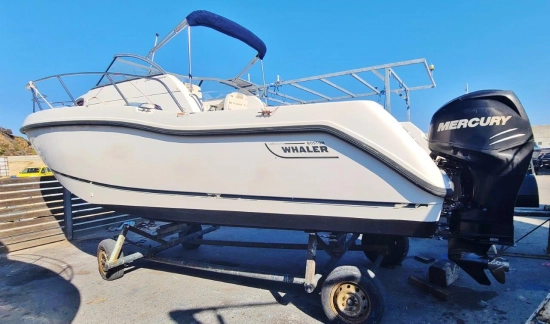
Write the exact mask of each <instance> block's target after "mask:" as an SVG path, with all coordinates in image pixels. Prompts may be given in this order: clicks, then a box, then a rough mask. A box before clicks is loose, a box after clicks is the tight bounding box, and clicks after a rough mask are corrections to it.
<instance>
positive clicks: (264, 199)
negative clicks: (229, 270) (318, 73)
mask: <svg viewBox="0 0 550 324" xmlns="http://www.w3.org/2000/svg"><path fill="white" fill-rule="evenodd" d="M192 26H206V27H210V28H213V29H216V30H218V31H221V32H223V33H225V34H227V35H229V36H232V37H234V38H237V39H240V40H242V41H244V42H245V43H247V44H248V45H250V46H251V47H252V48H254V49H255V50H256V51H257V55H256V57H254V59H253V60H252V61H251V62H250V64H249V65H248V66H247V67H246V68H245V69H244V70H243V71H242V72H241V73H240V74H239V75H238V76H237V77H236V78H234V79H230V80H224V79H216V78H198V77H195V76H192V74H191V64H190V71H189V75H188V76H186V77H182V76H181V75H178V74H174V73H169V72H166V71H165V70H164V69H163V68H162V67H160V66H159V65H157V64H156V63H155V62H153V61H152V60H151V58H152V56H153V55H154V54H155V53H156V52H157V50H158V49H160V48H161V47H162V46H164V45H165V44H166V43H167V42H168V41H169V40H170V39H171V38H172V37H174V36H176V35H177V34H178V33H179V32H181V31H182V30H184V29H185V28H187V29H188V30H190V29H191V27H192ZM189 35H190V34H189ZM190 45H191V43H189V48H191V47H190ZM190 53H191V51H189V61H190V62H191V56H190V55H191V54H190ZM265 53H266V47H265V45H264V43H263V42H262V41H261V40H260V39H259V38H258V37H256V36H255V35H254V34H252V33H251V32H250V31H248V30H247V29H245V28H244V27H242V26H240V25H238V24H236V23H234V22H231V21H229V20H227V19H225V18H223V17H220V16H217V15H214V14H212V13H209V12H204V11H198V12H193V13H192V14H190V15H189V16H188V17H187V18H186V19H185V20H184V21H183V22H182V23H180V24H179V25H178V26H177V27H176V28H175V29H174V31H173V32H171V33H170V34H168V36H166V37H165V38H164V39H162V40H161V41H160V42H159V43H158V44H156V46H155V47H154V48H153V49H152V50H151V51H150V53H149V54H148V56H147V57H141V56H138V55H131V54H121V55H117V56H115V58H114V60H113V62H112V63H111V64H110V65H109V68H108V69H107V71H105V72H100V73H97V75H98V76H99V77H100V80H99V82H98V83H97V84H96V86H94V87H93V88H92V89H90V90H89V91H88V92H86V93H84V94H82V95H80V96H73V95H72V94H71V93H70V92H69V91H68V90H67V87H66V86H65V84H64V83H63V81H62V79H64V78H66V77H67V75H57V76H53V77H49V78H44V79H40V80H36V81H34V82H31V83H29V85H28V88H29V89H30V90H31V91H32V92H33V96H34V99H35V111H34V112H33V113H32V114H30V115H29V116H28V117H27V119H26V120H25V122H24V124H23V126H22V128H21V132H23V133H25V134H26V135H27V136H28V138H29V140H30V141H31V143H32V145H33V147H34V148H35V149H36V151H37V152H38V154H39V155H40V156H41V158H42V159H43V161H44V162H45V163H46V164H47V165H48V166H50V167H51V169H52V170H53V172H54V174H55V177H56V178H57V179H58V180H59V182H60V183H61V184H62V185H63V186H64V187H66V188H67V189H68V190H70V191H71V192H72V193H74V194H76V195H77V196H79V197H81V198H82V199H84V200H86V201H88V202H91V203H94V204H97V205H101V206H106V207H107V208H109V209H113V210H118V211H122V212H127V213H131V214H133V215H137V216H143V217H146V218H151V219H157V220H165V221H174V222H186V223H197V224H217V225H223V226H246V227H258V228H277V229H289V230H303V231H308V232H322V231H329V232H345V233H361V234H363V236H369V235H392V236H405V237H431V236H433V235H434V233H435V232H436V230H437V226H438V222H439V221H440V217H441V216H442V214H445V215H446V216H448V217H450V231H451V239H450V240H449V256H450V258H451V259H452V260H453V261H455V262H457V264H459V265H460V266H462V267H463V268H465V270H466V271H467V272H468V273H470V274H471V275H472V276H473V277H474V278H475V279H476V280H477V281H478V282H480V283H483V284H488V279H487V277H486V275H485V273H484V271H483V270H484V269H487V268H489V269H491V270H492V272H493V273H494V274H495V275H496V276H497V279H498V280H499V281H501V282H502V281H503V280H504V271H505V270H507V269H506V266H504V265H505V262H501V261H502V260H501V259H500V258H497V259H489V258H488V257H487V251H488V249H489V247H490V246H491V245H493V244H502V245H510V244H513V220H512V217H513V209H514V204H513V203H514V201H515V197H516V195H517V192H518V190H519V187H520V185H521V181H522V180H523V177H524V175H525V173H526V170H527V167H528V163H529V160H530V157H531V154H532V150H533V136H532V131H531V127H530V124H529V120H528V118H527V116H526V113H525V110H524V109H523V107H522V106H521V103H520V102H519V100H518V99H517V98H516V96H515V95H514V94H513V93H512V92H510V91H497V90H488V91H478V92H473V93H469V94H467V95H463V96H461V97H459V98H457V99H454V100H452V101H450V102H449V103H448V104H446V105H444V106H443V107H442V108H441V109H440V110H438V111H437V112H436V113H435V114H434V116H433V119H432V122H431V126H430V132H429V134H428V138H426V137H425V136H424V134H423V132H422V131H420V129H418V128H417V127H416V126H414V125H413V124H411V123H406V124H402V123H400V122H398V121H397V120H396V119H395V118H394V117H393V116H392V115H391V114H390V113H389V112H387V111H386V110H384V108H383V107H382V106H381V105H380V104H378V103H377V102H375V101H370V100H349V101H345V100H340V101H334V102H333V101H328V102H323V103H305V104H296V105H294V104H290V105H280V106H270V105H267V104H266V103H265V101H264V100H263V97H262V95H264V94H265V90H266V88H265V87H263V86H256V85H255V84H253V83H250V82H246V81H244V80H242V79H241V78H240V76H241V75H243V74H244V73H245V72H246V71H247V69H248V68H250V67H251V66H252V65H253V64H255V63H256V62H258V61H260V62H261V61H262V59H263V58H264V55H265ZM129 59H131V60H133V61H134V62H130V61H129ZM135 61H138V63H135ZM120 63H122V64H131V66H133V67H141V68H144V69H145V70H146V72H145V73H143V74H138V75H136V74H133V75H130V74H123V73H119V72H117V71H115V70H114V67H115V66H118V65H120ZM80 74H81V75H82V74H84V75H89V74H91V73H80ZM52 78H53V79H54V80H59V81H61V84H62V86H63V87H64V88H65V89H66V90H67V91H68V92H67V93H68V94H69V97H70V98H71V103H70V104H69V105H65V106H62V107H56V108H54V109H45V108H48V107H51V108H53V106H54V105H53V104H52V103H51V101H46V99H45V97H44V95H43V94H42V93H41V92H40V91H41V90H40V89H41V87H40V83H41V82H43V81H45V80H51V79H52ZM203 82H218V83H220V84H224V85H226V86H230V87H232V88H233V89H234V90H233V91H231V92H229V93H227V94H226V95H225V96H223V97H218V98H210V97H208V98H207V97H206V96H205V94H203V93H202V88H201V87H202V85H203Z"/></svg>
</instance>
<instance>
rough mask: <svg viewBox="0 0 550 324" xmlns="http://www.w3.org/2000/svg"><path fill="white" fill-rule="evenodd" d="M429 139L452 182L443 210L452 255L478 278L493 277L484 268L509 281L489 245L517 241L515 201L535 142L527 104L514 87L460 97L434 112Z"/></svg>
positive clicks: (482, 281)
mask: <svg viewBox="0 0 550 324" xmlns="http://www.w3.org/2000/svg"><path fill="white" fill-rule="evenodd" d="M428 139H429V147H430V150H431V151H432V157H433V158H434V159H435V160H436V163H437V164H438V165H439V167H440V168H441V169H443V170H444V171H445V172H446V173H447V175H448V176H449V177H450V178H451V179H452V181H453V184H454V194H453V196H452V197H448V198H447V199H446V201H445V206H444V211H443V212H444V214H446V215H444V216H447V217H448V219H449V231H450V237H449V250H448V254H449V259H450V260H452V261H453V262H455V263H456V264H457V265H458V266H459V267H461V268H462V269H464V271H465V272H467V273H468V274H469V275H470V276H471V277H472V278H474V279H475V280H476V281H477V282H478V283H480V284H484V285H490V284H491V282H490V281H489V278H488V277H487V275H486V274H485V269H489V271H490V272H491V273H492V274H493V275H494V277H495V279H496V280H497V281H498V282H500V283H504V281H505V272H507V271H508V267H509V265H508V262H507V261H506V260H505V259H503V258H501V257H494V258H492V259H491V258H489V256H488V254H487V252H488V251H489V248H490V247H491V246H492V245H493V244H499V245H513V244H514V219H513V218H514V205H515V201H516V197H517V194H518V191H519V189H520V187H521V184H522V182H523V179H524V178H525V175H526V172H527V168H528V166H529V163H530V161H531V155H532V154H533V149H534V140H533V133H532V130H531V124H530V123H529V119H528V118H527V114H526V113H525V110H524V109H523V106H522V105H521V103H520V102H519V99H518V98H517V97H516V95H515V94H514V93H513V92H512V91H501V90H484V91H477V92H472V93H469V94H466V95H463V96H460V97H458V98H456V99H454V100H452V101H450V102H448V103H447V104H445V105H444V106H443V107H441V108H440V109H439V110H438V111H437V112H436V113H435V114H434V116H433V117H432V121H431V124H430V130H429V134H428Z"/></svg>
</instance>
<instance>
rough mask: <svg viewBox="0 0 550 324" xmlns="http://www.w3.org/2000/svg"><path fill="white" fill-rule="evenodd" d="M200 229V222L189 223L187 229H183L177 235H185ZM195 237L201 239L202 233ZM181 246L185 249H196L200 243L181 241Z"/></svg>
mask: <svg viewBox="0 0 550 324" xmlns="http://www.w3.org/2000/svg"><path fill="white" fill-rule="evenodd" d="M200 231H202V225H200V224H191V225H189V226H188V227H187V230H185V231H183V232H180V233H179V234H178V236H179V237H180V238H182V237H184V236H186V235H190V234H193V233H196V232H200ZM197 239H199V240H202V235H200V236H198V237H197ZM181 246H182V247H183V248H184V249H186V250H196V249H198V248H199V246H201V245H200V244H195V243H186V242H182V243H181Z"/></svg>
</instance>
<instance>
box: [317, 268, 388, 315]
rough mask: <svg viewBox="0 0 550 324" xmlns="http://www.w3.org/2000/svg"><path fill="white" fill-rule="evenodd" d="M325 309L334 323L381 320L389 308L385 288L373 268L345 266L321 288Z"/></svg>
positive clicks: (332, 275) (333, 274)
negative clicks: (384, 292)
mask: <svg viewBox="0 0 550 324" xmlns="http://www.w3.org/2000/svg"><path fill="white" fill-rule="evenodd" d="M321 302H322V304H323V311H324V312H325V315H326V316H327V318H328V319H329V322H331V323H353V324H358V323H378V322H380V320H381V319H382V316H383V314H384V311H385V307H386V306H385V304H386V303H385V298H384V294H383V288H382V285H381V284H380V281H379V280H378V278H376V277H375V276H374V273H373V272H372V271H370V270H366V271H365V272H361V271H360V270H359V269H358V268H357V267H353V266H341V267H338V268H336V269H334V271H332V272H331V273H330V274H329V275H328V277H327V279H326V280H325V281H324V283H323V287H322V289H321Z"/></svg>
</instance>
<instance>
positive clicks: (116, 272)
mask: <svg viewBox="0 0 550 324" xmlns="http://www.w3.org/2000/svg"><path fill="white" fill-rule="evenodd" d="M115 245H116V241H115V240H113V239H105V240H103V241H101V242H99V245H98V246H97V266H98V270H99V274H100V275H101V278H103V279H105V280H107V281H112V280H116V279H119V278H122V277H123V276H124V265H121V266H118V267H116V268H113V269H109V270H107V271H105V270H104V266H105V263H107V261H108V260H109V258H110V257H111V254H112V253H113V251H114V249H115ZM118 257H119V258H122V257H124V252H122V250H121V251H120V254H119V255H118Z"/></svg>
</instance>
